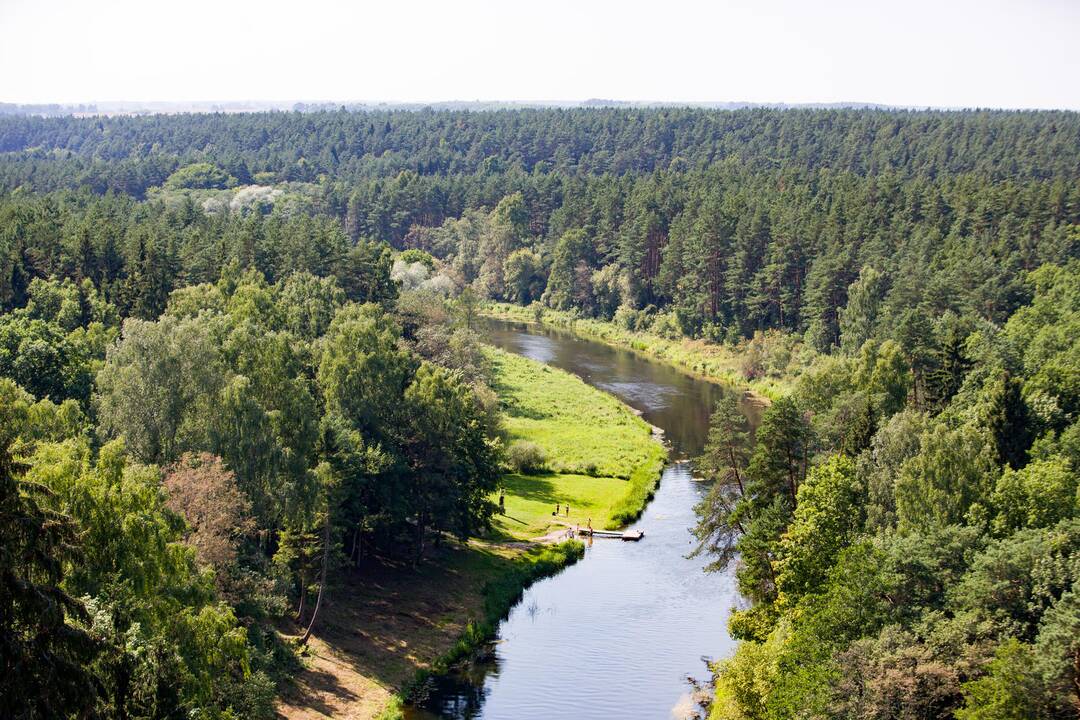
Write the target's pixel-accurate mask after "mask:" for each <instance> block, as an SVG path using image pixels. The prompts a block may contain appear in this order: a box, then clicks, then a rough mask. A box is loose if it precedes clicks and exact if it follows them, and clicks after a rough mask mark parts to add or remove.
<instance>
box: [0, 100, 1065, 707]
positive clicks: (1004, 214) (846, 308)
mask: <svg viewBox="0 0 1080 720" xmlns="http://www.w3.org/2000/svg"><path fill="white" fill-rule="evenodd" d="M489 301H499V302H505V303H513V304H515V305H521V306H528V307H529V308H530V311H531V312H532V313H534V314H535V315H536V316H537V317H538V318H543V316H544V314H545V313H551V314H552V315H560V316H566V317H569V318H571V319H573V318H580V319H583V320H589V321H594V322H597V323H606V324H609V325H610V326H611V327H613V328H618V329H619V331H621V332H625V333H627V334H629V335H630V336H640V337H647V336H655V337H660V338H666V339H670V340H682V339H691V340H694V341H697V342H700V343H702V344H704V345H714V346H718V347H724V348H727V349H729V350H730V351H731V352H733V353H736V354H738V356H739V357H740V358H742V363H741V365H740V372H741V377H740V380H741V381H744V382H752V381H755V380H757V379H760V378H774V379H777V380H778V381H782V383H781V384H782V387H784V388H785V389H786V390H785V392H783V393H779V394H777V396H776V397H774V398H773V399H772V402H771V404H770V405H769V406H768V408H767V409H766V410H765V412H764V417H763V420H762V422H761V425H760V426H759V427H758V428H757V429H756V432H753V433H751V429H750V428H749V426H748V425H747V423H746V420H745V418H744V417H743V416H742V415H741V414H740V413H739V411H738V408H737V407H735V406H734V405H733V404H730V403H721V404H720V405H718V406H717V408H716V409H715V412H714V413H713V416H712V420H711V427H710V434H709V442H708V445H707V447H706V450H705V452H704V454H703V455H702V457H700V458H698V459H697V460H696V461H695V462H696V467H697V472H699V473H700V474H702V475H703V476H704V477H705V479H706V480H707V481H708V482H709V483H710V484H711V490H710V491H709V492H708V494H707V495H706V497H705V499H704V500H703V502H702V503H701V505H700V507H699V514H700V518H701V522H700V524H699V526H698V528H697V530H696V534H697V537H698V539H699V541H700V545H699V546H698V548H697V550H696V552H698V553H702V554H705V555H707V556H708V557H709V558H710V560H711V568H712V569H714V570H724V569H727V568H729V567H731V568H734V569H735V573H736V577H737V582H738V587H739V590H740V593H741V594H742V596H743V597H744V598H745V599H746V603H745V606H744V607H740V608H738V609H737V610H736V611H735V612H734V613H733V615H732V620H731V623H730V631H731V634H732V635H733V636H734V637H735V638H737V639H738V640H739V646H738V649H737V651H736V652H735V653H734V655H733V656H732V657H730V658H728V659H725V660H722V661H720V662H719V663H717V665H716V666H715V681H716V697H715V700H714V702H713V704H712V708H711V713H712V714H711V717H713V718H720V719H725V720H727V719H730V720H737V719H757V718H778V719H779V718H796V717H813V718H868V719H869V718H875V719H876V718H882V719H884V718H898V719H899V718H905V719H906V718H949V717H955V718H959V719H960V720H976V719H978V720H997V719H1002V720H1004V719H1006V718H1009V719H1013V718H1032V719H1034V718H1073V717H1077V716H1080V588H1078V587H1077V586H1076V585H1075V582H1076V580H1077V578H1080V115H1078V114H1076V113H1071V112H1005V111H951V112H945V111H926V112H914V111H885V110H793V109H792V110H767V109H744V110H732V111H722V110H703V109H674V108H658V109H639V108H635V109H602V108H596V109H563V110H556V109H551V110H541V109H536V110H501V111H496V112H465V111H443V110H439V111H436V110H421V111H415V112H411V111H386V112H382V111H372V112H347V111H344V110H343V111H339V112H314V113H298V112H294V113H281V112H272V113H248V114H234V115H226V114H190V115H184V114H181V115H158V116H148V117H89V118H72V117H50V118H39V117H24V116H0V309H2V310H3V315H2V316H0V397H2V400H0V548H2V550H0V577H2V582H0V596H2V597H0V614H2V615H0V633H2V634H0V657H2V659H3V660H2V662H3V669H4V671H5V672H4V673H3V675H2V676H0V714H2V715H4V716H11V717H17V718H46V717H71V718H83V717H106V718H173V717H181V716H185V717H198V718H231V717H244V718H248V717H250V718H259V717H271V716H272V715H273V706H274V699H275V697H276V693H277V692H278V687H279V684H280V683H281V682H282V681H283V679H284V678H285V677H287V675H288V674H289V672H290V668H293V667H295V663H296V662H297V660H296V658H295V657H294V648H293V647H291V646H290V645H289V643H286V642H283V641H282V639H281V637H280V635H279V633H278V632H277V631H276V630H275V623H277V622H278V620H279V619H281V618H285V617H289V618H299V619H302V620H303V624H305V625H306V624H308V623H314V622H315V621H316V618H317V616H318V613H319V606H320V599H321V594H322V589H323V588H324V587H325V586H326V585H327V580H328V577H333V575H334V573H335V572H338V571H341V570H342V569H346V568H348V567H349V566H350V564H356V563H357V562H359V560H360V558H361V557H362V556H364V555H365V554H373V553H397V554H399V555H402V556H403V557H406V558H407V560H408V561H409V562H414V563H416V562H422V561H423V558H424V556H425V552H427V550H428V548H429V545H430V544H432V543H439V542H442V541H443V538H449V537H457V538H469V537H475V536H479V535H483V534H485V533H488V532H490V527H491V525H492V519H493V517H494V514H495V513H496V511H497V505H496V502H495V500H494V498H495V496H496V494H497V493H496V490H497V489H498V488H499V487H500V486H501V483H503V482H504V480H503V478H504V476H505V475H506V473H507V472H508V468H509V467H511V466H512V465H513V463H514V461H515V458H514V457H513V453H512V452H510V450H513V449H514V448H513V447H512V446H509V438H508V436H507V431H506V428H505V427H503V425H502V422H501V420H500V417H499V407H498V401H497V400H496V398H495V397H494V393H493V391H492V389H491V387H490V372H491V368H490V365H491V362H490V359H489V358H488V357H487V356H486V355H485V352H484V350H483V347H482V343H481V342H480V339H479V336H478V335H477V333H476V332H475V331H474V329H473V324H474V320H475V317H476V314H477V313H478V312H480V311H481V310H482V308H483V307H484V305H485V304H486V303H487V302H489ZM751 434H753V443H752V444H751V443H750V442H749V440H750V435H751ZM517 450H518V451H519V452H520V450H521V448H520V447H518V448H517ZM16 697H18V698H21V699H23V701H22V702H17V701H16ZM25 698H34V699H33V700H30V701H26V700H25Z"/></svg>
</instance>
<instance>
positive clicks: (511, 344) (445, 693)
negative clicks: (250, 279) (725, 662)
mask: <svg viewBox="0 0 1080 720" xmlns="http://www.w3.org/2000/svg"><path fill="white" fill-rule="evenodd" d="M488 339H489V340H490V341H491V342H492V343H493V344H495V345H497V346H499V347H502V348H504V349H506V350H510V351H512V352H517V353H520V354H522V355H525V356H527V357H530V358H533V359H535V360H540V361H542V362H546V363H549V364H551V365H554V366H556V367H561V368H564V369H566V370H569V371H571V372H574V373H576V374H578V375H580V376H581V377H583V378H584V379H585V380H586V381H588V382H589V383H590V384H593V385H596V386H597V387H600V388H603V389H605V390H607V391H609V392H611V393H613V394H615V395H617V396H619V397H620V398H622V399H623V400H624V401H625V402H627V404H629V405H631V406H633V407H636V408H637V409H639V410H641V411H642V412H643V416H644V417H645V419H646V420H647V421H649V422H651V423H652V424H654V425H657V426H659V427H661V428H663V429H664V430H665V433H666V437H667V439H668V440H669V441H670V442H671V444H672V446H673V451H674V454H675V455H676V456H686V455H693V454H696V453H697V452H698V451H699V450H700V447H701V445H702V443H703V442H704V438H705V434H706V431H707V427H708V413H709V409H710V408H711V407H712V405H713V403H714V402H715V400H716V398H717V397H718V396H719V395H720V394H721V393H722V392H725V391H724V390H723V389H721V388H719V387H717V386H715V385H712V384H709V383H705V382H702V381H699V380H695V379H693V378H690V377H688V376H686V375H683V374H681V373H678V372H676V371H674V370H672V369H670V368H667V367H664V366H661V365H659V364H656V363H652V362H650V361H647V360H644V359H642V358H640V357H638V356H635V355H633V354H631V353H628V352H625V351H620V350H616V349H613V348H609V347H607V346H604V345H601V344H599V343H594V342H590V341H586V340H581V339H579V338H574V337H572V336H570V335H567V334H564V333H558V332H553V331H548V330H545V331H540V330H533V331H530V330H528V329H526V328H525V326H512V325H507V324H501V323H500V324H492V325H491V326H489V328H488ZM700 494H701V488H700V487H699V484H698V483H696V482H695V481H694V480H693V479H692V477H691V470H690V465H689V464H688V463H677V464H672V465H669V466H668V467H667V468H666V469H665V470H664V474H663V479H662V481H661V484H660V489H659V491H658V492H657V495H656V498H655V499H654V500H653V501H652V503H650V504H649V506H648V507H647V508H646V510H645V513H644V515H643V516H642V518H641V519H640V520H639V521H638V522H637V523H635V524H634V527H640V528H642V529H644V530H645V539H644V540H643V541H642V542H638V543H624V542H620V541H618V540H597V541H596V542H595V543H593V544H592V545H591V546H590V547H589V548H588V550H587V553H586V558H585V560H583V561H582V562H579V563H577V564H575V565H572V566H570V567H569V568H567V569H566V570H564V571H562V572H561V573H559V574H558V575H556V576H554V577H551V578H548V579H546V580H542V581H540V582H538V583H536V584H535V585H533V586H532V587H531V588H529V589H528V590H527V591H526V592H525V595H524V597H523V598H522V601H521V602H519V603H518V604H517V605H516V606H515V607H514V608H513V609H512V610H511V612H510V615H509V617H508V618H507V619H506V620H505V621H504V622H503V623H502V624H501V625H500V627H499V632H498V641H497V643H496V644H495V645H494V648H493V653H492V654H491V655H489V656H488V657H487V658H485V659H482V660H479V661H477V662H474V663H471V664H469V665H467V666H466V667H462V668H458V669H457V670H456V671H454V672H452V673H451V674H450V675H448V676H446V677H443V678H436V679H435V680H433V682H432V685H431V688H430V690H431V692H430V695H429V699H428V701H427V702H426V703H424V705H425V707H424V708H411V709H410V710H409V712H408V713H407V717H409V718H411V719H413V720H421V719H425V720H426V719H427V718H461V719H466V718H469V719H471V718H485V719H487V720H501V719H503V718H506V719H508V720H509V719H513V720H534V719H535V720H550V719H551V718H578V717H585V716H591V717H594V718H642V719H646V718H660V719H664V718H672V717H688V716H692V714H691V713H692V711H694V710H695V709H696V702H695V701H694V699H693V698H692V695H691V693H690V691H691V689H692V688H691V686H690V684H689V682H688V677H694V678H704V677H706V676H707V674H708V672H707V668H706V667H705V664H704V662H703V660H702V658H703V657H705V656H708V657H722V656H724V655H726V654H727V653H728V652H730V651H731V649H733V647H734V641H732V640H731V639H730V638H729V637H728V635H727V630H726V626H727V616H728V612H729V609H730V608H731V606H732V605H733V604H735V602H736V600H737V595H736V593H735V587H734V579H733V577H731V576H730V575H727V574H723V575H719V574H706V573H704V572H703V570H702V568H703V566H704V564H705V560H704V559H703V558H694V559H689V558H687V557H686V556H687V554H688V553H689V552H690V551H691V550H692V549H693V547H694V545H693V543H694V538H693V536H692V535H691V533H690V528H691V527H693V526H694V524H695V523H696V517H695V515H694V511H693V508H694V505H695V504H696V503H697V501H698V499H699V498H700Z"/></svg>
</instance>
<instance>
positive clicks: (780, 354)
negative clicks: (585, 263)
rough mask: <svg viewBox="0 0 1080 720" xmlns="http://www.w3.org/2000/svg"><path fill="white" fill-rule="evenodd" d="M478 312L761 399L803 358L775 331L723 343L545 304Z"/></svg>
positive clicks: (785, 382) (781, 390) (786, 387)
mask: <svg viewBox="0 0 1080 720" xmlns="http://www.w3.org/2000/svg"><path fill="white" fill-rule="evenodd" d="M481 315H483V316H486V317H492V318H496V319H499V320H511V321H514V322H523V323H539V324H541V325H546V326H550V327H555V328H564V329H567V330H570V331H571V332H573V333H575V334H577V335H580V336H582V337H586V338H589V339H591V340H598V341H600V342H602V343H605V344H607V345H611V346H613V347H618V348H623V349H626V350H630V351H633V352H636V353H638V354H640V355H643V356H644V357H647V358H649V359H650V360H656V361H659V362H662V363H664V364H666V365H670V366H672V367H674V368H676V369H678V370H681V371H683V372H685V373H687V374H690V375H693V376H694V377H697V378H701V379H704V380H710V381H712V382H719V383H723V384H726V385H734V386H736V387H742V388H746V389H748V390H749V391H750V392H751V393H753V394H754V395H756V396H758V397H759V398H760V399H762V400H763V401H765V402H769V401H772V400H776V399H777V398H779V397H781V396H783V395H786V394H787V393H789V392H790V391H791V388H792V386H793V384H794V380H795V378H796V376H797V373H798V370H797V368H799V367H802V366H804V365H805V363H804V361H803V360H801V359H799V360H796V359H795V357H794V355H795V354H796V353H798V352H800V351H802V346H801V343H800V342H799V341H797V340H796V339H794V338H792V337H790V336H787V337H785V336H782V335H780V334H776V333H774V334H770V335H762V336H760V337H759V338H756V339H754V340H750V341H743V342H742V343H740V344H739V345H737V346H735V347H728V346H726V345H720V344H717V343H710V342H707V341H705V340H691V339H689V338H679V339H670V338H666V337H662V336H660V335H657V334H655V333H651V332H641V331H634V330H628V329H626V328H624V327H621V326H619V325H617V324H615V323H614V322H610V321H606V320H597V319H595V318H581V317H576V316H574V315H573V314H572V313H568V312H562V311H559V310H551V309H550V308H543V309H542V310H541V312H540V313H539V314H538V313H536V311H535V310H534V309H533V308H532V307H524V306H521V305H513V304H510V303H491V304H489V305H488V306H486V307H485V308H484V310H483V311H482V312H481ZM748 375H749V376H750V377H748Z"/></svg>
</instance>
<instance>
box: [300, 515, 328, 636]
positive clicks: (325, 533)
mask: <svg viewBox="0 0 1080 720" xmlns="http://www.w3.org/2000/svg"><path fill="white" fill-rule="evenodd" d="M329 567H330V502H329V500H328V501H327V503H326V527H325V529H324V530H323V555H322V578H321V579H320V581H319V594H318V596H317V597H316V598H315V609H314V610H312V611H311V622H310V623H308V626H307V630H306V631H304V637H302V638H300V644H301V645H306V644H307V641H308V639H309V638H310V637H311V631H312V630H314V629H315V620H316V619H317V618H318V617H319V608H320V607H322V599H323V593H324V592H325V591H326V573H327V569H328V568H329Z"/></svg>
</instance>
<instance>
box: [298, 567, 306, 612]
mask: <svg viewBox="0 0 1080 720" xmlns="http://www.w3.org/2000/svg"><path fill="white" fill-rule="evenodd" d="M306 601H307V578H306V577H304V576H303V575H301V576H300V605H299V607H297V608H296V622H303V621H304V603H305V602H306Z"/></svg>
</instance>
